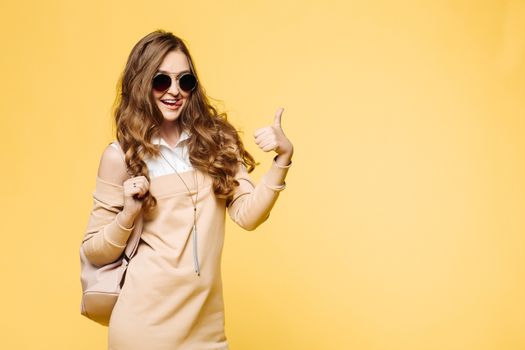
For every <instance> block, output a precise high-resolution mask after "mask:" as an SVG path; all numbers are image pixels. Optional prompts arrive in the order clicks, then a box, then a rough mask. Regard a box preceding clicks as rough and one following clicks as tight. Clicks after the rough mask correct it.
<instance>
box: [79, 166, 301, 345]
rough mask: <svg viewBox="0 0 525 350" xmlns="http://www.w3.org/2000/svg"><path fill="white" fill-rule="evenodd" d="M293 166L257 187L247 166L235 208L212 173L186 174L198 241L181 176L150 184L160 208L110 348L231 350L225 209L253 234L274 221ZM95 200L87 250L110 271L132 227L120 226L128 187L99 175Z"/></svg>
mask: <svg viewBox="0 0 525 350" xmlns="http://www.w3.org/2000/svg"><path fill="white" fill-rule="evenodd" d="M290 166H291V163H290V164H289V165H287V166H280V165H278V164H277V163H276V161H275V158H274V160H273V161H272V165H271V168H270V169H269V171H268V172H267V173H265V174H264V175H263V177H262V178H261V181H260V182H259V183H258V184H257V185H255V184H254V182H253V181H252V180H251V178H250V176H249V175H248V173H247V171H246V167H245V166H244V165H241V166H240V167H239V171H238V173H237V175H236V179H237V180H238V181H239V183H240V186H239V187H237V188H236V190H235V194H234V197H233V199H232V201H231V202H230V203H226V201H225V200H223V199H218V198H216V196H215V194H214V193H213V188H212V179H211V177H210V176H209V175H207V174H205V173H203V172H201V171H199V170H196V169H191V170H189V171H185V172H182V173H180V176H181V177H182V179H183V180H184V181H185V182H186V185H187V186H188V187H189V188H190V191H191V195H192V196H193V199H194V200H195V194H196V189H197V187H198V197H197V201H196V204H197V226H196V227H197V230H196V240H195V241H194V242H193V239H194V238H193V234H192V227H193V210H194V209H193V202H192V200H191V198H190V193H188V191H187V188H186V186H185V185H184V184H183V183H182V182H181V179H180V178H179V175H177V174H176V173H171V174H165V175H161V176H157V177H154V178H151V181H150V189H149V190H150V192H151V194H152V195H154V196H155V197H156V198H157V207H156V208H155V210H154V212H153V213H152V215H151V216H149V217H145V218H144V226H143V231H142V235H141V240H140V243H139V246H138V248H137V251H136V254H135V256H134V257H133V258H132V259H131V261H130V263H129V266H128V269H127V273H126V278H125V283H124V286H123V287H122V291H121V294H120V295H119V298H118V301H117V303H116V305H115V307H114V309H113V312H112V315H111V319H110V323H109V331H108V343H109V349H110V350H225V349H228V340H227V338H226V335H225V324H224V319H225V317H224V302H223V294H222V280H221V253H222V248H223V243H224V225H225V217H226V216H225V213H226V210H228V213H229V216H230V217H231V219H232V220H233V221H234V222H236V223H237V224H238V225H239V226H240V227H242V228H244V229H246V230H254V229H255V228H256V227H257V226H259V225H260V224H261V223H263V222H264V221H265V220H266V219H268V217H269V215H270V211H271V209H272V207H273V205H274V204H275V201H276V200H277V198H278V196H279V193H280V191H282V190H283V189H284V188H285V187H286V182H285V181H284V179H285V177H286V174H287V172H288V169H289V167H290ZM195 173H196V175H197V184H195V183H194V179H195V177H194V176H195ZM93 195H94V207H93V210H92V212H91V215H90V220H89V223H88V227H87V230H86V233H85V236H84V240H83V243H82V248H83V249H84V253H85V254H86V256H87V257H88V259H90V261H91V262H92V263H94V264H98V265H103V264H105V263H110V262H112V261H114V260H116V259H117V258H118V257H119V256H120V255H121V254H122V252H123V250H124V248H125V245H126V242H127V239H128V238H129V235H130V233H131V229H129V230H127V229H125V228H123V227H121V226H120V225H119V224H118V222H116V220H115V216H116V214H117V213H118V211H119V210H118V209H122V206H123V187H122V186H121V185H118V184H112V183H109V182H107V181H104V180H102V179H101V178H99V177H98V176H97V179H96V190H95V192H94V193H93ZM102 199H108V200H111V201H113V205H112V207H111V208H110V207H108V206H107V205H106V204H102V203H103V202H104V201H102ZM105 203H107V202H105ZM114 208H117V210H115V209H114ZM194 249H195V251H194ZM196 257H197V260H198V270H199V272H200V276H199V275H198V274H197V273H196V261H195V259H196Z"/></svg>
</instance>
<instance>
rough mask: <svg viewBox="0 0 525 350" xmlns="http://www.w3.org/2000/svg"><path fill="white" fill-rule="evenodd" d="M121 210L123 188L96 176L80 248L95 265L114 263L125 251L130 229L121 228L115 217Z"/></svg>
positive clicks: (131, 229)
mask: <svg viewBox="0 0 525 350" xmlns="http://www.w3.org/2000/svg"><path fill="white" fill-rule="evenodd" d="M123 207H124V187H122V186H119V185H117V184H113V183H110V182H107V181H105V180H102V179H101V178H100V177H98V176H97V180H96V188H95V192H94V193H93V209H92V210H91V213H90V216H89V220H88V224H87V228H86V230H85V234H84V238H83V240H82V245H81V249H83V250H84V254H85V255H86V257H87V258H88V260H89V261H90V262H91V263H92V264H93V265H97V266H102V265H105V264H109V263H112V262H114V261H116V260H117V259H118V258H119V257H120V255H121V254H122V253H123V252H124V249H125V248H126V242H127V241H128V238H129V237H130V235H131V232H132V231H133V228H134V226H133V227H131V228H129V229H128V228H125V227H122V226H121V225H120V224H119V222H118V221H117V218H116V216H117V214H118V213H119V212H120V211H121V210H122V209H123Z"/></svg>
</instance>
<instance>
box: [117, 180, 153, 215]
mask: <svg viewBox="0 0 525 350" xmlns="http://www.w3.org/2000/svg"><path fill="white" fill-rule="evenodd" d="M123 186H124V209H122V212H123V213H122V214H123V215H125V216H127V217H129V218H132V219H134V218H135V217H136V216H137V215H138V213H139V212H140V210H141V209H142V203H143V199H144V196H145V195H146V193H148V191H149V181H148V179H147V178H146V177H145V176H143V175H141V176H136V177H132V178H130V179H127V180H126V181H124V183H123Z"/></svg>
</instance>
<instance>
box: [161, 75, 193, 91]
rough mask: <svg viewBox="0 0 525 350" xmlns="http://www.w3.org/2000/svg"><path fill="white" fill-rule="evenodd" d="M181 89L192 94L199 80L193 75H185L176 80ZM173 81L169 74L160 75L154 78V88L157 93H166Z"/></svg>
mask: <svg viewBox="0 0 525 350" xmlns="http://www.w3.org/2000/svg"><path fill="white" fill-rule="evenodd" d="M175 81H176V82H177V84H178V87H179V89H181V90H182V91H184V92H191V91H193V90H194V89H195V88H196V87H197V78H196V77H195V76H194V75H193V74H191V73H183V74H182V75H180V76H179V77H177V78H176V79H175ZM171 84H172V79H171V77H170V76H169V75H168V74H165V73H159V74H157V75H155V77H153V82H152V87H153V89H154V90H155V91H158V92H164V91H166V90H168V89H169V88H170V86H171Z"/></svg>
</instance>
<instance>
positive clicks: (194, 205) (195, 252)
mask: <svg viewBox="0 0 525 350" xmlns="http://www.w3.org/2000/svg"><path fill="white" fill-rule="evenodd" d="M159 151H160V155H161V156H162V158H164V160H165V161H166V163H168V165H169V166H170V167H172V168H173V170H175V172H176V173H177V175H178V176H179V178H180V180H181V181H182V183H183V184H184V186H186V189H187V190H188V193H189V194H190V199H191V201H192V202H193V228H192V235H193V264H194V265H195V272H196V273H197V276H200V275H201V270H200V267H199V258H198V255H197V203H196V201H197V197H198V196H199V183H198V182H197V171H196V169H194V170H193V174H194V175H195V186H196V187H197V193H196V195H195V201H194V200H193V197H192V195H191V191H190V189H189V187H188V185H186V182H184V180H183V179H182V177H181V176H180V174H179V172H178V171H177V169H175V167H174V166H173V165H171V163H170V162H169V161H168V160H167V159H166V157H164V154H162V150H160V145H159Z"/></svg>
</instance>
